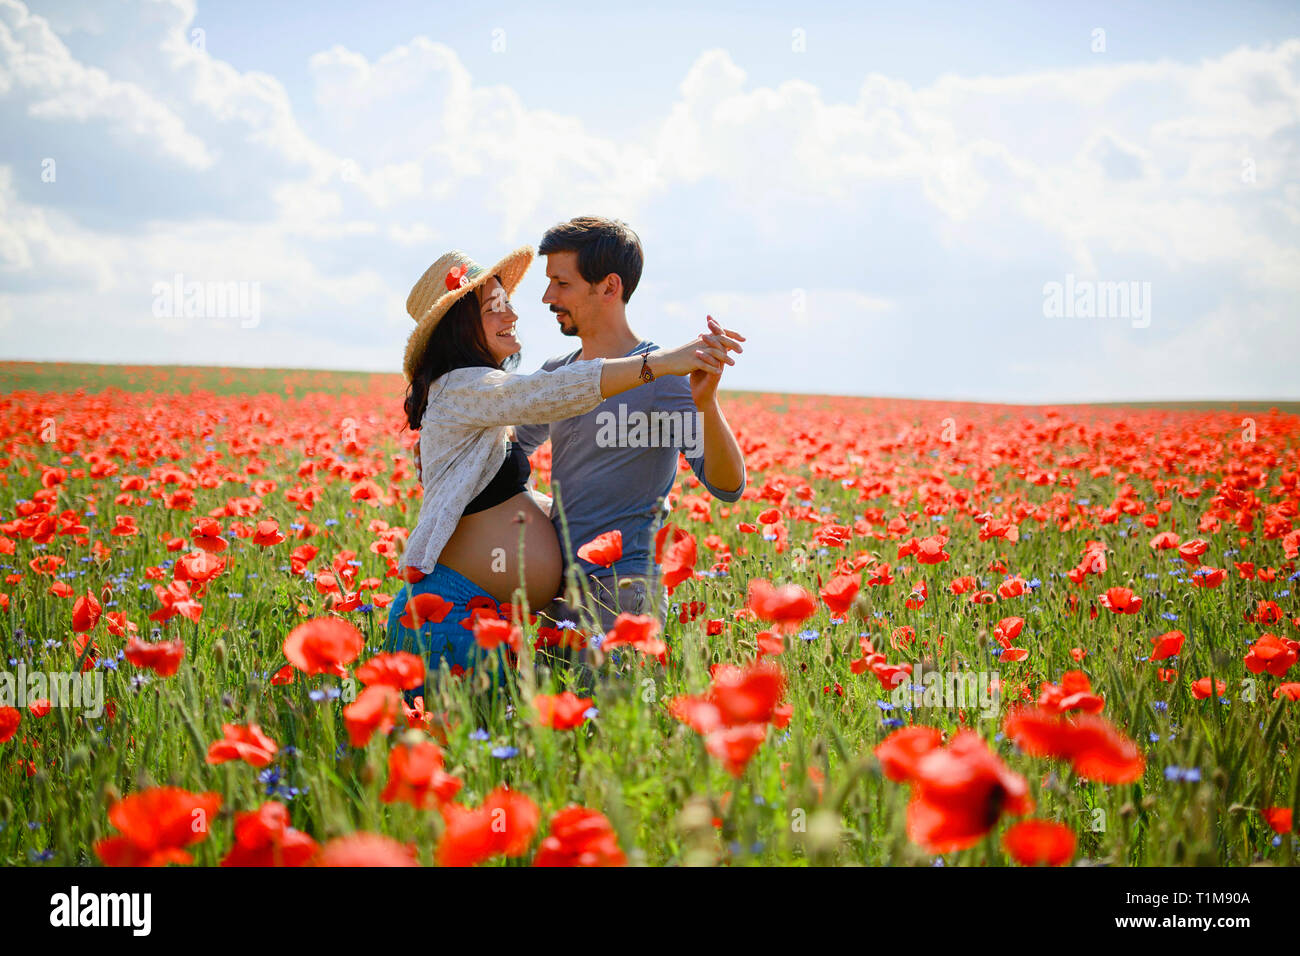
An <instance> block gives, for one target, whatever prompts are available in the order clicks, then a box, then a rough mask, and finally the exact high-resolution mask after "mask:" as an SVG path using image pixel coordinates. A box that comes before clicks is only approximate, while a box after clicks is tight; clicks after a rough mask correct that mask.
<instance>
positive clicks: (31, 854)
mask: <svg viewBox="0 0 1300 956" xmlns="http://www.w3.org/2000/svg"><path fill="white" fill-rule="evenodd" d="M27 859H29V860H30V861H31V862H33V863H48V862H49V861H50V860H52V859H54V851H53V850H41V851H39V852H38V851H36V850H28V851H27Z"/></svg>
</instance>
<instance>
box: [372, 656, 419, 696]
mask: <svg viewBox="0 0 1300 956" xmlns="http://www.w3.org/2000/svg"><path fill="white" fill-rule="evenodd" d="M424 670H425V665H424V658H423V657H420V656H419V655H418V654H412V653H410V652H409V651H396V652H394V653H388V654H376V655H375V656H374V657H372V658H370V660H368V661H366V662H365V663H364V664H362V665H361V666H360V667H358V668H357V671H356V677H357V680H359V681H361V683H363V684H387V685H388V686H389V687H395V688H397V689H398V690H415V688H417V687H419V686H420V685H421V684H423V683H424Z"/></svg>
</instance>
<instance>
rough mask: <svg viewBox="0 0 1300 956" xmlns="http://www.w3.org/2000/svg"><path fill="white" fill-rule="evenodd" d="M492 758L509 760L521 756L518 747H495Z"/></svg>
mask: <svg viewBox="0 0 1300 956" xmlns="http://www.w3.org/2000/svg"><path fill="white" fill-rule="evenodd" d="M492 756H494V757H496V758H497V759H498V760H509V759H510V758H511V757H517V756H519V748H518V747H493V748H492Z"/></svg>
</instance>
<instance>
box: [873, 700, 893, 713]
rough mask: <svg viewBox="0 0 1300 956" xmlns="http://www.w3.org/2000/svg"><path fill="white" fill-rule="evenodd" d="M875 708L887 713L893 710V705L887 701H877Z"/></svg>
mask: <svg viewBox="0 0 1300 956" xmlns="http://www.w3.org/2000/svg"><path fill="white" fill-rule="evenodd" d="M876 706H877V707H879V708H880V709H881V710H885V711H889V710H893V709H894V705H893V704H891V703H890V702H889V701H887V700H878V701H876Z"/></svg>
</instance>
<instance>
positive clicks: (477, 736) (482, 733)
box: [469, 727, 492, 740]
mask: <svg viewBox="0 0 1300 956" xmlns="http://www.w3.org/2000/svg"><path fill="white" fill-rule="evenodd" d="M469 739H470V740H491V739H492V735H491V734H489V733H488V732H487V731H486V730H484V729H483V728H482V727H480V728H479V729H478V730H475V731H471V732H470V735H469Z"/></svg>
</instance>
